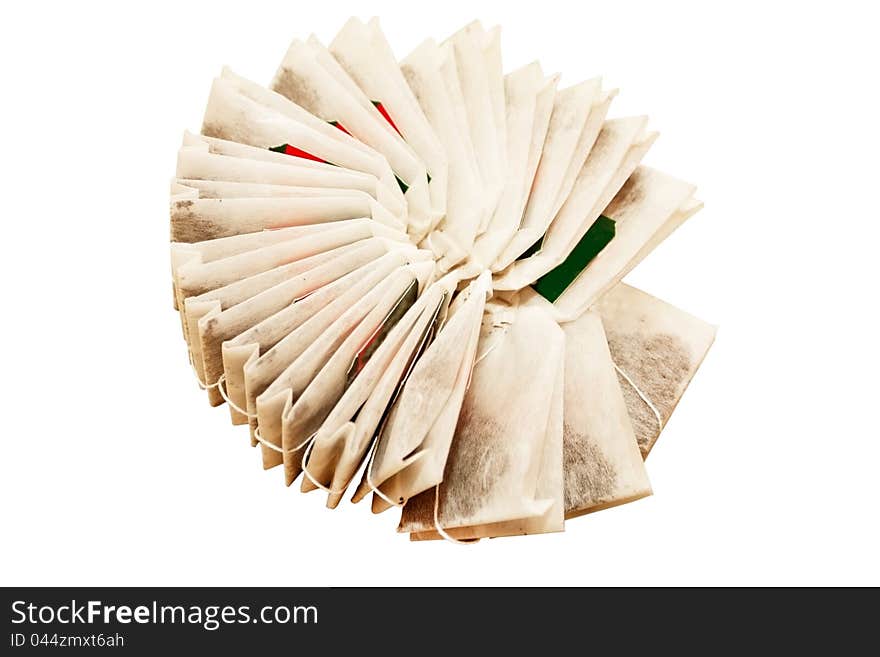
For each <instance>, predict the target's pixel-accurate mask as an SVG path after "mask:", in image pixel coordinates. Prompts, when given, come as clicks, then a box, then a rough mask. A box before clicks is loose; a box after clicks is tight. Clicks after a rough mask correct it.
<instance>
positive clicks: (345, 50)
mask: <svg viewBox="0 0 880 657" xmlns="http://www.w3.org/2000/svg"><path fill="white" fill-rule="evenodd" d="M330 52H331V53H332V54H333V56H334V57H335V58H336V60H337V61H338V62H339V65H340V66H341V67H342V68H343V69H344V70H345V71H346V72H347V73H348V75H349V76H351V78H352V80H354V81H355V82H356V83H357V85H358V86H359V87H360V88H361V89H362V90H363V92H364V94H366V96H367V97H368V98H369V99H370V100H371V101H372V102H373V103H375V104H376V109H378V110H379V111H380V112H382V114H383V116H385V117H387V119H388V121H389V122H391V123H392V124H393V126H394V128H395V129H397V130H398V131H399V132H400V134H401V135H402V136H403V138H404V140H406V143H407V144H409V145H410V147H412V149H413V150H414V151H415V152H416V154H417V155H418V156H419V158H420V160H421V161H422V162H423V163H424V165H425V167H426V169H427V173H428V175H429V176H430V182H429V183H428V189H429V192H430V196H431V209H432V215H433V218H432V221H431V223H430V225H429V226H428V227H427V230H431V229H433V228H434V227H435V226H436V225H437V222H439V221H440V219H442V218H443V217H444V216H445V214H446V187H447V183H448V175H449V171H448V170H449V164H448V162H447V159H446V153H445V151H444V149H443V146H442V145H441V143H440V140H439V139H438V138H437V135H436V133H435V132H434V129H433V128H432V127H431V125H430V123H428V120H427V118H425V114H424V112H423V111H422V108H421V107H420V106H419V103H418V101H417V100H416V98H415V96H414V95H413V93H412V90H411V89H410V88H409V86H408V85H407V83H406V80H405V79H404V77H403V74H402V73H401V71H400V66H399V65H398V63H397V60H396V59H395V57H394V53H393V52H392V50H391V46H390V45H389V44H388V41H387V40H386V39H385V36H384V35H383V34H382V30H381V28H380V27H379V21H378V19H376V18H373V19H372V20H370V21H369V22H367V23H363V22H361V21H360V20H359V19H357V18H352V19H350V20H349V21H348V22H347V23H346V24H345V26H344V27H343V28H342V30H340V32H339V34H338V35H336V38H335V39H334V40H333V42H332V43H331V44H330ZM426 232H427V231H426Z"/></svg>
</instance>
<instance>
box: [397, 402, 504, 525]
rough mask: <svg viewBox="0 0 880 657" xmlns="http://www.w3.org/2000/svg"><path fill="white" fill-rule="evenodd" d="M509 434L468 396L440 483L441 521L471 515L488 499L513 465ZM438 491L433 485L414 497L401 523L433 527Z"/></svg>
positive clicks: (439, 512) (448, 521)
mask: <svg viewBox="0 0 880 657" xmlns="http://www.w3.org/2000/svg"><path fill="white" fill-rule="evenodd" d="M509 438H510V436H508V435H506V434H505V432H504V430H503V428H502V426H501V425H500V424H499V423H498V422H497V421H496V420H494V419H493V418H490V417H486V416H485V415H483V414H482V413H480V412H479V411H478V410H476V409H474V408H473V405H471V404H468V399H467V397H466V398H465V403H464V405H463V406H462V411H461V414H460V416H459V420H458V425H457V427H456V430H455V436H454V437H453V439H452V445H451V446H450V449H449V456H448V458H447V461H446V469H445V470H444V473H443V483H442V484H441V485H440V498H441V499H440V504H439V511H438V517H439V519H440V523H441V524H446V523H453V522H455V524H459V522H458V521H460V520H462V519H465V520H467V519H469V518H472V517H474V516H475V515H476V513H477V511H479V509H480V508H481V507H482V506H483V505H484V504H485V503H486V501H487V500H488V499H489V497H490V496H491V493H492V489H493V488H494V486H495V485H496V484H497V482H498V480H499V479H501V478H502V477H503V476H504V474H505V473H506V472H507V470H508V468H509V467H510V462H509V457H508V453H507V449H506V448H505V443H506V442H508V441H509ZM435 494H436V493H435V490H434V488H431V489H429V490H427V491H425V492H423V493H420V494H419V495H416V496H414V497H412V498H411V499H410V500H409V501H408V502H407V504H406V506H405V507H404V508H403V513H402V515H401V527H404V528H406V530H407V531H418V530H420V529H433V528H434V495H435Z"/></svg>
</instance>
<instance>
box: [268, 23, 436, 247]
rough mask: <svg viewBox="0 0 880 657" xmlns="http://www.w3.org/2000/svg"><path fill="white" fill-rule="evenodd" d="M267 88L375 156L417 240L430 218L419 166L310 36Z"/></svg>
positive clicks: (288, 57) (423, 172) (425, 184)
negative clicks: (387, 170) (398, 192)
mask: <svg viewBox="0 0 880 657" xmlns="http://www.w3.org/2000/svg"><path fill="white" fill-rule="evenodd" d="M271 86H272V89H273V90H274V91H276V92H278V93H279V94H281V95H282V96H284V97H286V98H288V99H290V100H291V101H293V102H294V103H296V104H297V105H299V106H300V107H302V108H303V109H305V110H307V111H309V112H311V113H312V114H314V115H315V116H317V117H319V118H321V119H324V120H325V121H327V122H328V123H331V124H332V125H334V126H335V127H337V128H339V129H340V130H342V131H344V132H346V133H347V134H350V135H352V136H353V137H354V138H355V139H357V140H359V141H360V142H362V143H364V144H366V145H368V146H370V147H372V148H373V149H374V150H375V151H376V152H378V153H381V154H382V155H383V156H384V157H385V159H386V160H387V161H388V163H389V164H390V166H391V169H392V171H394V173H395V175H396V176H397V178H398V179H399V181H400V182H401V187H402V188H403V190H404V198H405V199H406V201H407V205H408V208H409V212H408V230H409V232H410V233H412V234H414V235H417V236H419V238H420V237H421V236H422V235H424V233H425V232H427V230H428V227H429V226H430V225H431V223H432V222H433V220H434V219H435V218H436V217H434V216H433V215H432V210H431V201H430V197H429V192H428V173H427V169H426V167H425V164H424V163H423V162H422V161H421V160H420V159H419V158H418V156H417V155H416V153H415V151H414V150H413V149H412V148H411V147H410V146H409V145H408V144H407V143H406V142H405V141H404V140H403V138H402V137H401V135H400V133H399V132H398V131H397V130H396V128H395V127H394V126H393V125H392V124H391V123H390V122H389V121H388V120H387V119H386V118H385V117H384V116H383V115H382V114H381V113H380V112H379V110H378V108H377V107H376V106H375V105H374V104H373V103H372V102H371V100H370V99H369V98H367V96H366V95H365V94H364V92H363V91H361V89H360V88H359V87H358V86H357V84H356V83H355V82H354V81H353V80H352V79H351V78H350V77H349V76H348V74H347V73H346V72H345V70H344V69H343V68H342V67H341V66H340V65H339V63H338V62H337V61H336V60H335V59H334V58H333V56H332V55H331V54H330V52H329V51H328V50H327V49H326V48H325V47H324V45H323V44H321V43H320V41H318V40H317V39H316V38H315V37H314V36H312V37H310V38H309V40H308V42H303V41H300V40H298V39H297V40H294V41H293V42H292V43H291V44H290V48H288V50H287V54H286V55H285V56H284V59H283V60H282V62H281V65H280V66H279V68H278V72H277V73H276V74H275V79H274V80H273V81H272V85H271Z"/></svg>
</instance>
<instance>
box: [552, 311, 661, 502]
mask: <svg viewBox="0 0 880 657" xmlns="http://www.w3.org/2000/svg"><path fill="white" fill-rule="evenodd" d="M562 330H563V331H565V411H564V412H565V421H564V430H563V451H562V454H563V464H564V468H565V517H566V518H573V517H575V516H579V515H583V514H585V513H590V512H592V511H598V510H600V509H605V508H608V507H611V506H616V505H618V504H624V503H626V502H631V501H633V500H637V499H640V498H642V497H645V496H647V495H650V494H651V484H650V482H649V481H648V475H647V472H646V470H645V464H644V461H643V460H642V454H641V452H640V451H639V447H638V443H637V442H636V437H635V434H634V433H633V428H632V424H631V423H630V419H629V415H628V414H627V406H626V403H625V402H624V396H623V393H622V392H621V389H620V385H619V384H618V381H617V372H616V371H615V369H614V363H613V362H612V360H611V354H610V353H609V351H608V341H607V339H606V337H605V331H604V330H603V328H602V320H601V319H600V317H599V315H598V314H597V313H595V312H592V311H588V312H586V313H584V314H583V315H581V316H580V317H579V318H577V319H576V320H574V321H572V322H566V323H564V324H562Z"/></svg>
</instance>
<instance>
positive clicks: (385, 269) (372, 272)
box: [230, 251, 409, 465]
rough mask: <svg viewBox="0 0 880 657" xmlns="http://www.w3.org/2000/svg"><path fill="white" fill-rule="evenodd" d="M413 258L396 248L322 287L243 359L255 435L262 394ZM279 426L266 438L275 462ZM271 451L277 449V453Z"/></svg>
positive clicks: (267, 451) (247, 407)
mask: <svg viewBox="0 0 880 657" xmlns="http://www.w3.org/2000/svg"><path fill="white" fill-rule="evenodd" d="M408 260H409V258H408V257H407V255H406V254H405V253H403V252H401V251H392V252H390V253H388V254H386V255H384V256H383V257H381V258H379V259H378V260H375V261H374V262H371V263H369V264H366V265H363V266H362V267H360V268H359V269H357V270H355V271H353V272H352V273H351V274H348V275H347V276H345V277H344V278H340V279H339V280H337V281H336V282H335V283H333V284H331V285H328V286H325V287H323V288H321V289H320V290H317V291H316V292H315V293H314V294H312V295H310V296H309V297H307V298H306V299H303V300H302V301H299V302H297V303H296V304H294V306H293V307H292V308H291V309H290V312H289V313H285V314H284V315H282V316H281V318H280V320H281V327H280V330H281V332H283V333H284V335H283V336H282V337H281V338H280V339H279V340H277V341H275V342H274V344H273V345H271V346H270V347H268V348H267V349H265V350H263V349H261V350H260V355H259V357H258V358H256V359H253V358H248V360H247V362H246V363H244V373H243V376H244V394H245V405H244V406H242V407H241V408H242V410H246V411H247V415H248V419H249V424H250V429H251V437H252V439H254V440H256V438H257V433H256V432H257V428H258V422H257V403H256V399H257V397H259V396H260V395H261V394H262V393H263V392H264V391H265V390H266V389H267V388H268V387H269V386H270V385H271V384H272V382H274V381H275V380H276V379H277V378H278V377H279V376H280V375H281V374H282V373H283V372H284V371H285V370H286V369H287V367H288V366H289V365H290V364H291V363H293V362H294V361H295V360H296V359H297V358H299V357H300V356H301V355H302V353H303V352H304V351H305V350H306V348H307V347H308V346H309V345H310V344H311V343H312V342H314V341H315V340H317V339H318V337H320V336H321V335H322V334H323V333H324V332H326V331H327V330H328V329H329V328H330V327H331V326H332V325H333V324H334V322H337V321H338V320H339V319H340V318H341V317H342V315H343V314H344V313H345V312H347V311H349V310H350V309H351V308H352V307H353V306H355V305H356V304H357V302H358V301H359V300H360V299H362V298H363V297H364V295H366V294H367V293H368V292H369V291H370V290H372V289H373V288H375V287H376V286H377V285H379V284H380V283H381V282H382V281H383V280H385V279H386V278H387V277H388V276H389V275H391V273H392V272H393V271H395V270H396V269H397V268H398V267H401V266H403V265H405V264H406V263H407V261H408ZM315 304H317V305H315ZM267 321H268V320H267ZM230 346H232V347H234V345H230ZM231 379H232V378H230V380H231ZM274 428H275V429H276V430H277V431H276V432H275V433H273V432H272V431H273V427H268V428H267V427H265V426H264V427H263V430H264V432H265V433H264V434H263V437H262V441H263V445H264V449H263V452H264V462H265V463H269V461H270V460H272V465H275V464H278V463H281V433H280V424H279V425H278V426H277V427H274ZM273 448H274V449H273ZM271 451H274V452H275V455H274V456H272V454H271V453H270V452H271Z"/></svg>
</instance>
